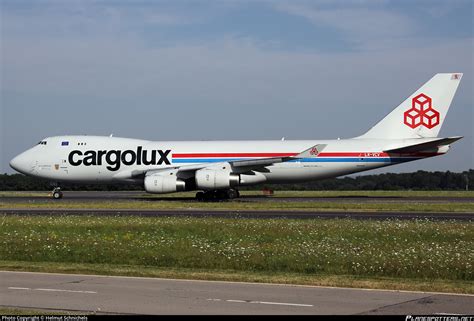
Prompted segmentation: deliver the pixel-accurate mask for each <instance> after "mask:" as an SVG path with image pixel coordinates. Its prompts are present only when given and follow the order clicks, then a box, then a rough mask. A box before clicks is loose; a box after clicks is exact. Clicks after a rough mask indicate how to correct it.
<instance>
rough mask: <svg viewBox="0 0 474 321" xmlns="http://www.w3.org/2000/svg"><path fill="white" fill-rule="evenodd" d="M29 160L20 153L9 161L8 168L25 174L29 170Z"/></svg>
mask: <svg viewBox="0 0 474 321" xmlns="http://www.w3.org/2000/svg"><path fill="white" fill-rule="evenodd" d="M30 163H31V162H30V159H29V158H28V157H27V155H25V153H22V154H20V155H18V156H16V157H15V158H13V159H12V160H11V161H10V167H11V168H13V169H14V170H16V171H17V172H20V173H24V174H25V173H27V172H28V170H29V169H30V167H31V166H30Z"/></svg>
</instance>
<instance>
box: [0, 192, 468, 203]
mask: <svg viewBox="0 0 474 321" xmlns="http://www.w3.org/2000/svg"><path fill="white" fill-rule="evenodd" d="M25 193H28V192H25ZM35 193H37V192H35ZM146 195H148V196H146ZM45 196H47V193H46V192H45V193H44V196H21V194H19V196H12V197H1V198H0V202H7V203H8V202H10V203H12V202H18V201H20V200H27V201H30V202H35V203H53V202H57V201H56V200H53V199H51V198H48V197H45ZM130 200H136V201H143V202H150V203H151V202H157V201H165V200H166V201H173V200H174V201H188V202H194V201H195V200H194V197H192V196H191V197H166V196H162V197H160V196H158V195H150V194H146V192H144V191H87V192H78V191H64V198H63V199H61V200H60V201H61V202H64V203H67V202H77V201H81V202H100V201H104V202H105V201H130ZM233 201H234V202H337V203H341V202H350V203H353V202H358V203H413V202H415V203H417V202H423V203H446V202H449V203H458V202H462V203H474V197H446V196H435V197H413V196H406V197H405V196H404V197H400V196H333V197H272V196H264V195H260V196H259V195H252V196H246V195H244V196H242V197H240V198H239V199H236V200H233Z"/></svg>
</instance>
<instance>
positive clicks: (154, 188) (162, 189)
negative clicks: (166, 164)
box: [145, 173, 186, 194]
mask: <svg viewBox="0 0 474 321" xmlns="http://www.w3.org/2000/svg"><path fill="white" fill-rule="evenodd" d="M145 190H146V191H147V192H148V193H156V194H164V193H174V192H181V191H184V190H186V184H185V182H184V181H182V180H180V179H179V178H177V177H176V175H175V174H174V173H160V174H155V175H150V176H146V177H145Z"/></svg>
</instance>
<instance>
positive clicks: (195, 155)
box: [173, 152, 442, 158]
mask: <svg viewBox="0 0 474 321" xmlns="http://www.w3.org/2000/svg"><path fill="white" fill-rule="evenodd" d="M441 154H442V153H427V152H414V153H383V152H380V153H377V152H350V153H347V152H332V153H320V154H319V155H318V156H317V157H391V156H421V157H423V156H424V157H430V156H436V155H441ZM296 155H298V153H176V154H173V158H204V157H221V158H222V157H234V158H235V157H289V156H296Z"/></svg>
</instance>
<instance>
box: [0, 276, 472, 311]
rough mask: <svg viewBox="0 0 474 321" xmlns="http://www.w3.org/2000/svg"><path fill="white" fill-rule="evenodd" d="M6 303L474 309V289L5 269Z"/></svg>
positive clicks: (1, 279)
mask: <svg viewBox="0 0 474 321" xmlns="http://www.w3.org/2000/svg"><path fill="white" fill-rule="evenodd" d="M0 298H1V305H2V306H9V307H19V308H28V309H52V310H62V311H77V312H96V313H113V314H252V315H253V314H402V315H403V314H405V315H406V314H415V315H426V314H429V315H431V314H441V315H443V314H473V313H474V296H472V295H471V296H470V295H448V294H440V293H424V292H399V291H383V290H366V289H348V288H328V287H311V286H292V285H275V284H256V283H238V282H216V281H192V280H173V279H157V278H138V277H114V276H94V275H72V274H49V273H33V272H7V271H0Z"/></svg>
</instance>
